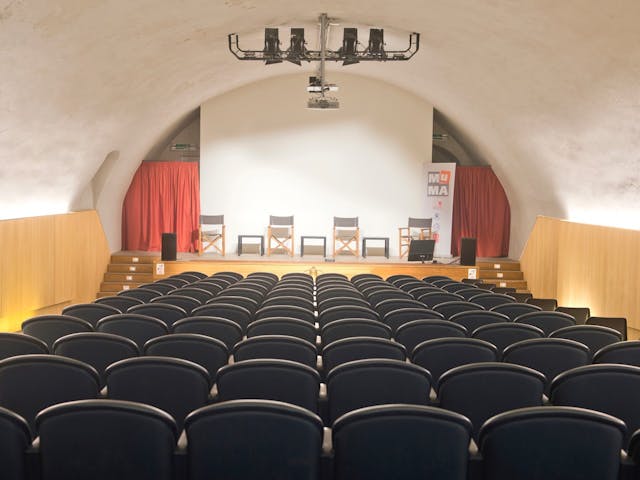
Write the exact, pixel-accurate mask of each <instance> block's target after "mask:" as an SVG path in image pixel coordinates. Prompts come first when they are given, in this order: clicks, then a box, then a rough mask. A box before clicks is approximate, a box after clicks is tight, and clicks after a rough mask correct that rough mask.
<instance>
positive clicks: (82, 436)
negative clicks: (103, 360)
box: [3, 400, 178, 480]
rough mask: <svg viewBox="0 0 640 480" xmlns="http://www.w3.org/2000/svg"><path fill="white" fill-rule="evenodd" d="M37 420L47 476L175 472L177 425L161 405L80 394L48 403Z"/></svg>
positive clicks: (133, 477)
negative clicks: (83, 397)
mask: <svg viewBox="0 0 640 480" xmlns="http://www.w3.org/2000/svg"><path fill="white" fill-rule="evenodd" d="M36 424H37V432H38V436H39V439H40V442H39V447H38V448H39V453H40V467H41V470H42V477H41V478H42V480H70V479H91V480H113V479H118V480H173V478H174V476H173V475H174V466H173V451H174V449H175V445H176V441H177V438H178V430H177V428H176V424H175V422H174V421H173V419H172V418H171V417H170V416H169V415H168V414H167V413H165V412H163V411H161V410H158V409H157V408H153V407H150V406H147V405H141V404H139V403H133V402H123V401H117V400H81V401H75V402H69V403H64V404H62V405H54V406H52V407H49V408H47V409H46V410H44V411H42V412H40V414H38V417H37V419H36ZM3 478H4V476H3Z"/></svg>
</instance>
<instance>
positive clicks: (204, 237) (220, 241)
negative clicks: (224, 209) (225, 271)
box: [198, 215, 226, 257]
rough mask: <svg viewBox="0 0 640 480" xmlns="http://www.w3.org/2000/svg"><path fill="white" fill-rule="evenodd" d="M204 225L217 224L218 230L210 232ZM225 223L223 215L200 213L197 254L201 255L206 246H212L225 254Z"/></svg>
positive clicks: (221, 253)
mask: <svg viewBox="0 0 640 480" xmlns="http://www.w3.org/2000/svg"><path fill="white" fill-rule="evenodd" d="M204 225H219V226H220V232H211V231H207V230H206V229H204V228H203V226H204ZM225 238H226V236H225V224H224V215H200V225H199V227H198V255H202V254H203V253H204V252H205V251H206V250H207V249H208V248H212V247H213V249H214V250H215V251H216V252H218V253H219V254H220V255H222V256H223V257H224V255H225Z"/></svg>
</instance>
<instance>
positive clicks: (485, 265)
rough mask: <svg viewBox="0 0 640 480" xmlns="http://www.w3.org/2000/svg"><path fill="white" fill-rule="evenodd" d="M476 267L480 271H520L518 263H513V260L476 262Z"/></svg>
mask: <svg viewBox="0 0 640 480" xmlns="http://www.w3.org/2000/svg"><path fill="white" fill-rule="evenodd" d="M476 267H478V268H479V269H480V270H516V271H517V270H520V262H514V261H513V260H508V261H500V260H499V259H496V260H495V261H492V262H487V261H482V262H476Z"/></svg>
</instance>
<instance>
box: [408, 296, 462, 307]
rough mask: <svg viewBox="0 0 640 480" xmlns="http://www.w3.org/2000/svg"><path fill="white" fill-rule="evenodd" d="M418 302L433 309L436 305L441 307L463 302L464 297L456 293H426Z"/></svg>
mask: <svg viewBox="0 0 640 480" xmlns="http://www.w3.org/2000/svg"><path fill="white" fill-rule="evenodd" d="M418 300H419V301H420V302H422V303H424V304H425V305H426V306H427V307H429V308H433V307H435V306H436V305H439V304H441V303H445V302H463V301H464V297H462V296H460V295H458V294H456V293H449V292H431V293H425V294H424V295H421V296H420V298H418Z"/></svg>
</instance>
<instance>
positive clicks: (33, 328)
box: [22, 315, 93, 350]
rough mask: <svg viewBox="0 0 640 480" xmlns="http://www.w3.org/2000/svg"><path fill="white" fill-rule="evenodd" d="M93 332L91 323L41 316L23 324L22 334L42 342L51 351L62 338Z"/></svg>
mask: <svg viewBox="0 0 640 480" xmlns="http://www.w3.org/2000/svg"><path fill="white" fill-rule="evenodd" d="M92 331H93V325H91V324H90V323H89V322H87V321H86V320H81V319H79V318H75V317H70V316H68V315H41V316H39V317H32V318H29V319H28V320H25V321H24V322H22V333H24V334H26V335H29V336H31V337H35V338H37V339H39V340H42V341H43V342H44V343H46V344H47V347H49V350H51V347H53V343H54V342H55V341H56V340H57V339H59V338H60V337H64V336H65V335H69V334H71V333H80V332H92Z"/></svg>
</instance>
